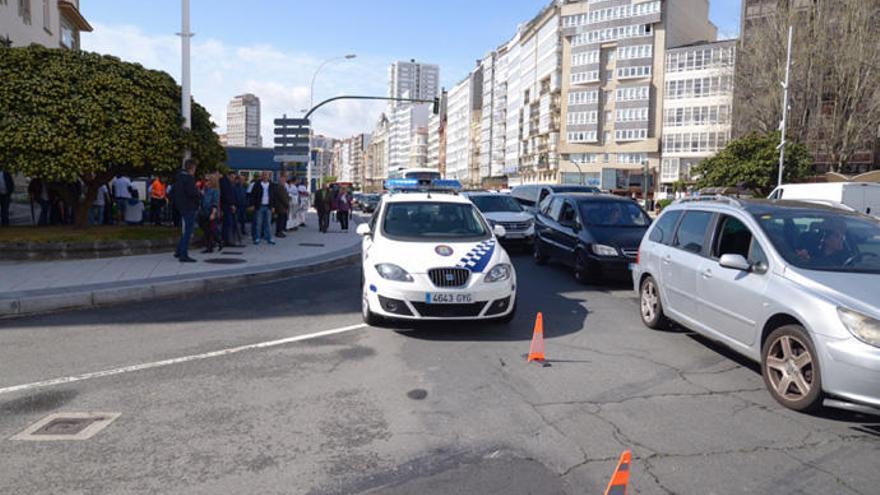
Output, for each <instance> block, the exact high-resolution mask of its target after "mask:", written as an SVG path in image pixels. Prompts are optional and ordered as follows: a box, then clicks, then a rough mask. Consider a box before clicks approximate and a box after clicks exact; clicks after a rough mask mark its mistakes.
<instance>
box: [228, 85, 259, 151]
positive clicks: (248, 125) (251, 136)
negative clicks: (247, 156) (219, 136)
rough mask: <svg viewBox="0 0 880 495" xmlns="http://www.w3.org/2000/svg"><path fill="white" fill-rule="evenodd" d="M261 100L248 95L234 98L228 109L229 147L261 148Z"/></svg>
mask: <svg viewBox="0 0 880 495" xmlns="http://www.w3.org/2000/svg"><path fill="white" fill-rule="evenodd" d="M260 122H261V120H260V99H259V98H257V97H256V96H255V95H253V94H250V93H247V94H243V95H238V96H236V97H235V98H233V99H232V100H231V101H230V102H229V105H227V107H226V141H227V142H228V143H229V146H239V147H244V148H261V147H262V146H263V137H262V136H261V135H260Z"/></svg>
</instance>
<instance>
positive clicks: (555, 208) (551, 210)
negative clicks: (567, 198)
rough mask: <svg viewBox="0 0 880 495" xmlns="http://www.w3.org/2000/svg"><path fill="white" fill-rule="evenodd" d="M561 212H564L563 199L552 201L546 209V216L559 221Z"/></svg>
mask: <svg viewBox="0 0 880 495" xmlns="http://www.w3.org/2000/svg"><path fill="white" fill-rule="evenodd" d="M560 210H562V199H561V198H553V200H552V201H550V204H549V206H548V207H547V208H545V209H544V214H545V215H547V216H548V217H550V218H552V219H557V218H559V212H560Z"/></svg>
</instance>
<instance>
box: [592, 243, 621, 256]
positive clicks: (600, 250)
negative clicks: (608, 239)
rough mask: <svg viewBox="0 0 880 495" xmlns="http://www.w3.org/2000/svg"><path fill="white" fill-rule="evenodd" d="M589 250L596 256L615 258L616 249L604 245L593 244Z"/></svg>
mask: <svg viewBox="0 0 880 495" xmlns="http://www.w3.org/2000/svg"><path fill="white" fill-rule="evenodd" d="M591 249H592V250H593V253H594V254H596V255H597V256H617V248H613V247H611V246H606V245H604V244H593V245H592V246H591Z"/></svg>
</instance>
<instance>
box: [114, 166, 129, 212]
mask: <svg viewBox="0 0 880 495" xmlns="http://www.w3.org/2000/svg"><path fill="white" fill-rule="evenodd" d="M112 189H113V191H112V192H113V198H114V199H115V200H116V207H117V209H119V212H118V215H119V216H118V217H117V218H118V219H119V221H125V206H126V205H127V204H128V200H129V199H131V179H129V178H128V177H126V176H125V175H123V174H116V179H115V180H114V181H113V185H112Z"/></svg>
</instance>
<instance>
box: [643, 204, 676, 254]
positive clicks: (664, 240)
mask: <svg viewBox="0 0 880 495" xmlns="http://www.w3.org/2000/svg"><path fill="white" fill-rule="evenodd" d="M680 217H681V211H670V212H667V213H665V214H663V215H660V219H659V220H657V223H655V224H654V228H653V229H651V235H650V236H649V237H648V238H649V239H650V240H651V242H657V243H660V244H665V245H667V246H668V245H670V244H672V233H673V232H674V230H675V224H676V223H677V222H678V219H679V218H680Z"/></svg>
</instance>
